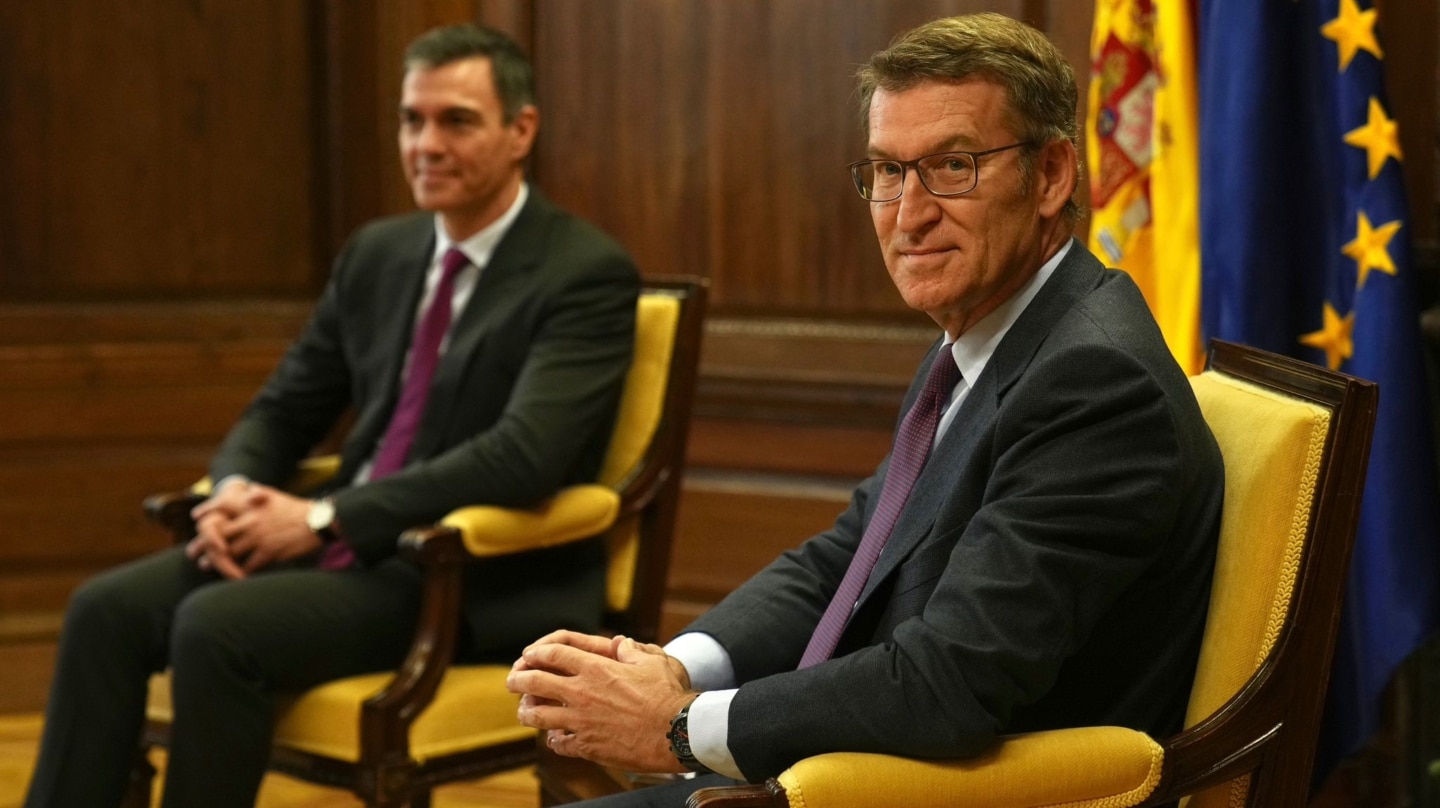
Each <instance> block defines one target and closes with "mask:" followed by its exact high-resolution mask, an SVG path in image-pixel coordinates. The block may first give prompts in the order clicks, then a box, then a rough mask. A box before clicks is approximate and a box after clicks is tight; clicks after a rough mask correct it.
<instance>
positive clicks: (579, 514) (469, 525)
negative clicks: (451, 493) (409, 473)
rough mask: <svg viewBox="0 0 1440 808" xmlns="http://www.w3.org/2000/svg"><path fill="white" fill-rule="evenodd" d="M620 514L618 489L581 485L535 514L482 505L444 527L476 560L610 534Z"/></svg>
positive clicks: (453, 516)
mask: <svg viewBox="0 0 1440 808" xmlns="http://www.w3.org/2000/svg"><path fill="white" fill-rule="evenodd" d="M619 514H620V495H619V494H618V493H616V492H615V491H614V490H613V489H611V488H608V487H606V486H603V485H575V486H571V487H569V488H566V489H564V490H562V491H560V493H558V494H556V495H555V496H553V497H551V498H550V499H549V500H547V501H546V502H545V503H544V504H542V505H540V506H539V507H537V508H534V509H517V508H500V507H496V506H491V505H476V506H471V507H468V508H460V509H458V510H455V511H451V512H450V514H449V515H447V516H446V517H445V518H444V519H442V520H440V524H441V525H443V526H445V527H453V528H455V529H457V530H459V531H460V534H461V536H462V537H463V539H464V542H465V549H466V550H468V551H469V552H470V554H471V555H473V556H476V557H478V558H486V557H489V556H498V555H508V554H510V553H518V552H522V551H525V550H538V549H540V548H542V547H554V546H556V545H560V544H567V543H569V542H573V541H578V540H580V539H587V538H590V537H591V536H596V535H599V534H601V533H603V532H605V531H606V530H607V529H609V527H610V526H611V525H613V524H615V519H616V517H617V516H618V515H619ZM414 533H415V531H409V532H407V536H409V535H414Z"/></svg>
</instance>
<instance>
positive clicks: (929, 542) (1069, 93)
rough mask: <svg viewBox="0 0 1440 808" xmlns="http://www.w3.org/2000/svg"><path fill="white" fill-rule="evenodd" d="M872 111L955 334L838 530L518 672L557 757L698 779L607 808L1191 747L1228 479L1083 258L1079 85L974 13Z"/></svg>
mask: <svg viewBox="0 0 1440 808" xmlns="http://www.w3.org/2000/svg"><path fill="white" fill-rule="evenodd" d="M860 95H861V99H862V106H863V109H864V121H865V125H866V130H867V135H868V152H869V153H868V155H867V157H866V159H864V160H860V161H857V162H855V163H853V164H851V166H850V170H851V172H852V175H853V178H854V181H855V186H856V189H857V190H858V191H859V194H860V196H861V197H862V198H864V199H865V200H866V201H867V203H868V204H869V206H870V211H871V214H872V219H873V221H874V225H875V231H876V234H877V235H878V237H879V241H880V248H881V252H882V254H883V256H884V259H885V265H886V267H887V269H888V270H889V273H890V276H891V279H892V280H893V281H894V283H895V286H896V288H897V289H898V290H899V292H900V294H901V296H902V297H903V298H904V299H905V302H906V303H907V304H909V305H910V306H911V307H912V308H915V309H918V310H920V311H924V312H926V313H928V314H929V315H930V316H931V318H933V319H934V321H935V322H936V324H937V325H939V326H940V328H941V330H942V331H943V332H944V333H943V335H942V336H941V338H940V339H939V340H937V342H936V345H935V347H934V348H933V349H932V350H931V352H930V355H929V356H928V357H927V358H926V359H925V361H924V362H923V363H922V365H921V367H920V369H919V372H918V373H917V374H916V377H915V381H914V382H913V384H912V385H911V388H910V392H909V394H908V396H907V397H906V400H905V416H904V418H903V419H902V421H901V422H900V425H899V428H898V430H897V435H896V440H895V445H894V448H893V449H892V451H891V453H890V455H889V456H888V457H887V458H886V460H885V461H884V462H883V463H882V464H881V465H880V467H879V469H878V470H877V471H876V473H875V474H874V476H872V477H871V478H870V479H868V480H866V481H865V482H864V483H862V484H861V485H860V487H859V488H857V489H856V491H855V493H854V496H853V498H852V500H851V503H850V507H849V508H848V509H847V510H846V511H845V512H844V513H843V514H841V515H840V517H839V519H838V520H837V521H836V522H835V524H834V526H833V527H832V528H831V529H830V530H828V531H826V532H824V533H821V534H820V535H818V536H815V537H814V538H812V539H810V540H809V541H807V542H805V543H803V544H801V545H800V546H799V547H797V548H796V549H793V550H790V551H787V552H786V553H784V554H783V555H782V556H781V557H780V558H779V559H778V560H776V561H775V562H774V563H772V564H771V565H770V566H768V567H767V568H765V569H764V570H762V571H761V572H760V573H758V574H757V575H756V576H754V577H753V578H752V579H750V580H749V581H748V582H746V583H745V584H744V585H742V586H741V587H740V588H739V589H737V590H736V591H735V592H733V593H731V594H730V596H728V597H727V598H726V599H725V600H723V601H722V602H721V603H720V604H718V605H717V606H716V607H715V608H714V609H712V610H711V611H710V612H709V613H707V614H705V615H704V616H702V617H701V618H700V619H698V620H697V621H695V622H694V623H693V624H692V625H691V626H690V627H689V628H687V629H686V630H685V632H684V633H682V634H681V635H680V636H679V637H677V638H676V639H675V640H673V641H672V642H671V643H670V644H669V645H667V646H666V647H665V648H664V649H661V648H658V647H656V646H651V645H642V644H639V643H636V642H635V641H633V640H630V639H627V638H623V637H622V638H614V639H610V638H605V637H599V636H593V635H586V634H582V633H577V632H569V631H562V632H557V633H554V634H551V635H548V636H546V637H544V638H542V639H541V640H539V641H537V642H536V643H534V644H532V645H531V646H530V647H529V648H527V649H526V650H525V652H524V654H523V655H522V656H521V658H520V660H519V661H517V662H516V663H515V666H514V669H513V670H512V672H511V674H510V679H509V686H510V688H511V689H512V690H513V691H515V692H517V693H520V694H522V699H521V705H520V710H519V716H520V719H521V721H522V722H523V723H525V724H527V725H529V726H533V727H536V728H539V729H542V730H545V731H546V733H547V739H546V740H547V742H548V743H549V745H550V748H551V749H553V750H554V751H555V752H557V753H559V754H562V755H569V756H578V757H584V758H588V759H590V760H593V761H596V762H599V763H602V764H606V765H609V766H613V767H617V768H622V769H628V770H632V771H662V772H683V771H686V770H687V769H688V770H691V771H695V772H699V773H701V775H702V776H699V777H696V778H694V779H693V780H691V781H684V782H680V783H678V784H675V785H669V786H660V787H656V788H650V789H641V790H639V791H636V792H632V793H630V794H625V795H620V796H618V797H614V798H608V799H607V800H602V801H601V802H604V804H606V805H656V806H661V805H675V806H678V805H681V804H683V803H684V799H685V793H687V792H689V791H692V790H694V789H695V788H698V787H701V786H705V785H718V784H723V783H724V782H725V779H726V778H731V779H735V780H750V781H761V780H764V779H765V778H767V777H771V776H774V775H776V774H778V773H779V772H780V771H781V770H783V769H785V768H786V767H788V766H790V765H791V764H793V763H795V762H796V761H798V760H800V759H802V758H806V757H809V756H812V755H817V754H821V753H825V752H837V751H851V752H876V753H886V754H896V755H905V756H913V757H922V758H962V757H966V756H970V755H975V754H978V753H980V752H982V751H984V750H985V749H987V748H988V747H990V746H991V745H992V744H993V743H994V742H995V739H996V737H997V736H998V735H1000V734H1003V733H1012V732H1023V731H1029V730H1040V729H1048V728H1055V727H1069V726H1078V725H1091V724H1110V725H1121V726H1127V727H1133V728H1136V729H1140V730H1144V731H1146V732H1150V733H1153V734H1156V735H1165V734H1167V733H1170V732H1172V731H1175V730H1177V729H1178V728H1179V727H1180V724H1181V720H1182V717H1183V713H1184V709H1185V704H1186V700H1187V696H1188V693H1189V689H1190V683H1191V679H1192V677H1193V675H1194V670H1195V663H1196V659H1197V657H1198V653H1199V645H1200V637H1201V632H1202V628H1203V625H1204V621H1205V612H1206V605H1207V602H1208V597H1209V590H1210V580H1211V574H1212V568H1213V564H1214V557H1215V545H1216V540H1217V535H1218V529H1219V516H1220V507H1221V498H1222V494H1223V479H1222V478H1223V472H1222V466H1221V459H1220V454H1219V450H1218V449H1217V447H1216V444H1215V441H1214V439H1213V437H1212V436H1211V434H1210V431H1209V429H1208V428H1207V426H1206V424H1205V421H1204V420H1203V418H1202V416H1201V413H1200V410H1199V408H1198V406H1197V404H1196V402H1195V398H1194V396H1193V395H1192V393H1191V390H1190V386H1189V384H1188V382H1187V380H1186V378H1185V376H1184V374H1183V373H1182V372H1181V370H1180V368H1179V367H1178V366H1177V365H1176V364H1175V361H1174V360H1173V359H1172V358H1171V354H1170V351H1169V350H1168V349H1167V348H1166V346H1165V342H1164V340H1163V338H1162V336H1161V334H1160V331H1159V328H1158V327H1157V326H1156V324H1155V321H1154V319H1153V317H1152V316H1151V315H1150V313H1149V311H1148V309H1147V308H1146V305H1145V302H1144V300H1143V299H1142V297H1141V295H1140V292H1139V290H1138V289H1137V288H1136V287H1135V285H1134V283H1132V282H1131V281H1130V279H1129V277H1128V276H1126V275H1124V274H1123V273H1120V272H1115V271H1111V270H1107V269H1105V268H1104V267H1103V266H1102V265H1101V264H1100V263H1099V261H1097V260H1096V259H1095V258H1094V256H1092V255H1091V254H1090V253H1089V252H1087V251H1086V250H1085V248H1084V247H1083V246H1082V245H1081V244H1080V243H1079V242H1077V241H1076V240H1075V239H1074V238H1073V237H1072V236H1071V232H1070V231H1071V228H1072V227H1073V225H1074V222H1075V219H1076V218H1077V214H1078V208H1077V206H1076V205H1075V204H1074V203H1073V201H1072V195H1073V193H1074V191H1075V188H1076V185H1077V182H1078V176H1079V164H1078V158H1077V151H1076V146H1075V141H1076V138H1077V134H1078V125H1077V123H1076V120H1075V109H1076V106H1077V103H1076V102H1077V99H1076V89H1075V80H1074V76H1073V73H1072V72H1071V69H1070V67H1069V65H1068V64H1066V62H1065V60H1064V58H1063V57H1062V56H1061V55H1060V53H1059V51H1058V50H1057V49H1056V48H1055V46H1054V45H1053V44H1052V43H1051V42H1049V41H1048V40H1047V39H1046V38H1045V37H1044V36H1043V35H1042V34H1041V33H1040V32H1038V31H1036V30H1035V29H1033V28H1031V27H1029V26H1027V25H1024V24H1022V23H1019V22H1016V21H1014V20H1011V19H1008V18H1006V17H1003V16H1000V15H997V14H977V15H972V16H965V17H955V18H950V19H943V20H938V21H935V22H932V23H929V24H927V25H924V26H921V27H919V28H917V29H915V30H913V31H910V32H908V33H906V34H904V35H902V36H901V37H900V38H898V39H897V40H896V41H895V42H894V43H893V44H892V45H891V46H890V47H889V48H888V49H887V50H885V51H882V52H880V53H878V54H876V55H875V56H874V57H873V58H872V60H871V61H870V63H869V64H868V65H867V66H866V67H865V68H863V69H862V70H861V71H860ZM609 800H613V801H614V802H611V801H609Z"/></svg>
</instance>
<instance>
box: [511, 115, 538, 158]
mask: <svg viewBox="0 0 1440 808" xmlns="http://www.w3.org/2000/svg"><path fill="white" fill-rule="evenodd" d="M507 126H509V128H510V131H511V132H512V133H513V140H512V141H511V144H512V151H511V157H513V158H514V160H515V162H517V163H518V162H520V161H521V160H524V159H525V158H526V157H527V156H528V155H529V154H530V149H532V148H534V146H535V135H536V133H537V132H539V131H540V110H538V109H536V108H535V106H534V105H533V104H526V105H525V106H523V107H521V108H520V109H519V111H517V112H516V113H515V118H514V120H512V121H510V123H509V124H507Z"/></svg>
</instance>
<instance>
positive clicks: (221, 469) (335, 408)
mask: <svg viewBox="0 0 1440 808" xmlns="http://www.w3.org/2000/svg"><path fill="white" fill-rule="evenodd" d="M348 249H349V248H348V247H347V252H348ZM345 260H346V259H345V253H343V252H342V254H341V257H339V258H337V259H336V262H335V266H336V271H335V273H334V274H332V276H331V279H330V281H329V282H328V283H327V284H326V286H325V291H324V293H323V294H322V295H321V297H320V301H319V302H318V303H317V304H316V306H315V310H314V311H313V312H312V314H311V316H310V320H309V321H308V322H307V323H306V325H305V328H304V330H303V331H302V332H301V334H300V337H299V338H298V339H297V340H296V341H295V342H294V343H292V344H291V345H290V347H289V349H287V350H286V352H285V355H284V356H283V357H282V358H281V360H280V363H279V365H278V366H277V367H276V369H275V371H274V372H273V373H272V374H271V375H270V378H269V379H268V380H267V381H266V383H265V385H264V387H262V388H261V389H260V392H259V393H258V394H256V396H255V398H254V399H253V400H252V401H251V402H250V404H249V406H248V407H247V408H246V410H245V412H244V413H243V414H242V415H241V417H240V418H239V420H238V421H236V423H235V425H234V426H232V427H231V429H230V431H229V433H227V434H226V436H225V439H224V440H223V441H222V442H221V444H220V447H219V449H218V450H216V453H215V455H214V457H213V458H212V459H211V462H210V469H209V472H210V477H211V479H213V480H221V479H224V478H225V477H227V476H229V475H232V474H243V475H245V476H246V477H248V478H250V479H252V480H255V481H257V482H262V483H266V484H268V485H275V486H279V485H283V484H284V483H285V481H286V480H288V479H289V478H290V476H291V474H293V473H294V471H295V465H296V464H297V463H299V462H300V460H301V459H303V458H304V457H305V456H306V455H308V454H309V453H310V451H311V450H312V449H313V448H314V447H315V446H316V445H317V444H319V443H320V442H321V441H322V440H324V439H325V437H326V436H327V435H328V434H329V432H330V430H331V429H333V428H334V426H335V424H336V422H337V420H338V419H339V418H340V417H341V415H342V413H344V412H345V410H346V408H347V407H349V406H350V403H351V377H350V366H349V363H348V362H347V360H346V357H345V351H344V347H343V345H342V344H341V339H340V317H339V310H338V306H339V303H338V291H337V288H338V282H337V277H338V274H339V272H340V267H343V266H344V265H345Z"/></svg>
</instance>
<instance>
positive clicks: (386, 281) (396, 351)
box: [348, 214, 435, 462]
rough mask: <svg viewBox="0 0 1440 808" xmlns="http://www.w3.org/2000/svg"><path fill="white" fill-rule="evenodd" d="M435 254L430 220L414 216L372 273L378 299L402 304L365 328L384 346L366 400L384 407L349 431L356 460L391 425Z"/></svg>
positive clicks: (370, 449)
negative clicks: (378, 370) (380, 366)
mask: <svg viewBox="0 0 1440 808" xmlns="http://www.w3.org/2000/svg"><path fill="white" fill-rule="evenodd" d="M434 252H435V220H434V217H433V216H431V215H427V214H416V215H415V216H414V219H413V223H412V224H409V225H407V229H406V230H405V232H404V233H403V234H402V235H401V236H400V238H399V239H397V240H396V242H395V244H394V249H391V250H388V251H387V253H388V257H387V258H386V259H385V260H384V261H383V262H382V264H381V265H380V266H378V267H376V268H375V271H374V273H373V277H374V278H375V281H374V283H375V292H374V294H375V295H376V296H377V299H379V300H382V301H383V300H395V301H401V302H400V303H399V304H397V305H396V306H394V307H393V308H388V309H386V310H387V311H388V312H389V313H390V315H391V316H387V317H384V318H383V319H381V320H378V321H377V322H375V323H373V324H371V325H370V327H373V328H376V329H378V331H379V333H378V334H377V335H376V340H375V344H376V345H377V346H388V350H387V351H386V357H385V361H386V363H387V368H386V370H385V372H384V373H382V374H380V375H379V376H378V381H379V384H380V387H379V389H377V390H376V391H375V395H374V397H373V398H371V399H370V400H372V401H377V402H384V406H378V407H367V408H366V409H365V411H364V412H362V413H361V414H360V420H359V421H358V422H357V423H356V424H355V429H354V431H355V434H356V435H357V436H358V437H357V439H355V440H352V441H349V442H348V444H349V445H353V446H355V447H356V448H361V447H363V448H364V449H365V454H364V455H363V456H357V457H356V458H354V460H355V461H356V462H360V461H362V460H364V459H365V458H366V457H369V456H370V455H371V454H373V452H374V451H375V446H376V444H377V443H378V442H379V440H380V436H381V435H382V434H384V432H385V428H386V426H388V425H389V423H390V414H391V412H392V411H393V410H394V405H395V399H396V397H397V396H398V395H399V386H400V372H401V369H402V368H403V367H404V363H405V355H406V353H407V352H408V351H409V349H410V337H411V332H412V331H413V330H414V328H415V309H416V307H418V306H419V305H420V292H421V290H423V289H424V288H425V271H426V269H427V268H428V267H429V265H430V259H431V257H432V255H433V254H434Z"/></svg>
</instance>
